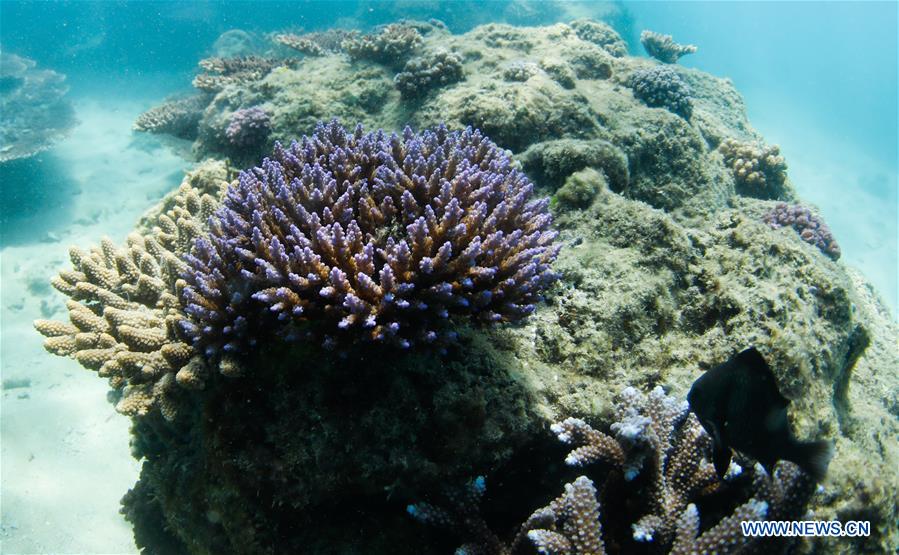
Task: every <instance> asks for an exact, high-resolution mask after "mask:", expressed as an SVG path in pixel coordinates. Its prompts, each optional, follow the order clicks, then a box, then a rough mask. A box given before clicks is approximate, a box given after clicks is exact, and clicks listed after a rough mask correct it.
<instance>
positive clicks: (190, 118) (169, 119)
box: [134, 94, 210, 141]
mask: <svg viewBox="0 0 899 555" xmlns="http://www.w3.org/2000/svg"><path fill="white" fill-rule="evenodd" d="M209 100H210V97H209V95H206V94H197V95H193V96H189V97H187V98H176V99H173V100H169V101H167V102H165V103H164V104H161V105H159V106H156V107H155V108H151V109H149V110H147V111H146V112H144V113H142V114H141V115H140V116H138V117H137V120H135V122H134V130H135V131H145V132H147V133H160V134H165V135H171V136H173V137H177V138H179V139H186V140H189V141H192V140H194V139H196V138H197V126H198V125H199V124H200V118H202V117H203V110H204V109H205V108H206V106H207V105H209Z"/></svg>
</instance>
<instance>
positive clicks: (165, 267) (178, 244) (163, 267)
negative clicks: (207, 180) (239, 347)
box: [35, 182, 217, 419]
mask: <svg viewBox="0 0 899 555" xmlns="http://www.w3.org/2000/svg"><path fill="white" fill-rule="evenodd" d="M216 205H217V201H215V200H214V199H213V198H212V197H211V196H210V195H206V194H201V193H200V192H199V191H197V190H196V189H194V188H193V187H191V186H190V185H189V184H188V183H186V182H185V183H184V184H182V186H181V189H180V190H179V192H178V194H177V195H175V197H174V205H173V206H172V207H171V208H170V209H169V210H168V211H166V212H165V213H164V214H161V215H160V216H159V218H158V219H157V220H156V221H155V222H154V223H155V227H154V228H153V229H152V230H151V231H148V232H146V233H132V234H131V235H129V237H128V241H127V244H126V245H125V246H124V247H122V248H118V247H116V246H115V245H114V244H113V243H112V241H110V240H109V239H104V240H103V241H102V242H101V245H100V247H97V248H94V249H92V250H91V251H89V252H85V251H82V250H80V249H77V248H72V249H71V250H70V258H71V260H72V266H73V267H72V269H71V270H67V271H63V272H60V274H59V276H58V277H56V278H54V279H53V281H52V283H53V286H54V287H56V289H58V290H59V291H61V292H62V293H63V294H65V295H66V296H68V297H69V299H70V300H69V301H68V302H67V304H66V306H67V308H68V310H69V319H70V321H71V323H64V322H57V321H51V320H38V321H36V322H35V328H37V330H38V331H39V332H40V333H41V334H43V335H44V336H45V337H47V339H46V340H45V342H44V347H45V348H46V349H47V350H48V351H50V352H51V353H53V354H56V355H60V356H71V357H72V358H74V359H75V360H77V361H78V362H79V363H81V365H82V366H84V367H85V368H88V369H90V370H96V371H97V372H98V373H99V375H100V376H103V377H106V378H109V382H110V385H111V386H112V387H113V388H114V389H116V390H120V391H121V398H120V400H119V401H118V403H117V405H116V409H117V410H118V411H119V412H121V413H123V414H127V415H132V416H133V415H144V414H147V412H149V411H150V410H151V409H153V408H154V407H157V408H159V409H160V410H161V412H162V414H163V415H164V416H165V417H166V418H168V419H172V418H174V417H175V413H176V411H177V403H176V401H175V396H177V394H178V390H179V389H186V390H191V389H201V388H203V385H204V383H203V382H204V377H205V374H206V369H205V363H204V361H203V360H202V359H201V358H200V357H195V356H194V351H193V348H192V347H191V346H190V344H189V343H188V342H186V341H185V340H184V339H185V338H184V337H183V334H182V333H181V332H180V326H179V325H178V322H180V321H181V320H183V319H184V318H185V316H184V313H183V312H182V310H181V306H180V303H179V300H178V287H179V285H178V282H177V280H178V276H179V275H180V274H181V272H183V271H184V270H185V269H186V265H185V263H184V262H183V261H182V260H181V256H182V255H183V253H185V252H186V251H187V249H188V248H189V246H190V244H191V241H192V240H193V239H194V238H196V237H197V236H199V235H200V234H201V233H202V227H203V222H204V221H205V220H206V218H207V217H208V216H209V215H210V214H211V213H212V212H213V210H214V208H215V206H216Z"/></svg>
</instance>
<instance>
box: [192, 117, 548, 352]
mask: <svg viewBox="0 0 899 555" xmlns="http://www.w3.org/2000/svg"><path fill="white" fill-rule="evenodd" d="M532 194H533V184H532V183H531V182H530V181H529V180H528V179H527V177H526V176H525V175H524V174H523V173H522V172H521V171H520V170H518V169H517V168H515V167H514V165H513V164H512V160H511V159H510V157H509V155H508V154H507V153H506V152H505V151H503V150H502V149H500V148H499V147H497V146H496V145H495V144H494V143H492V142H491V141H490V140H489V139H487V138H486V137H484V136H483V135H482V134H481V133H480V132H479V131H477V130H475V129H472V128H468V129H465V130H463V131H449V130H447V129H446V128H445V127H444V126H439V127H437V128H435V129H433V130H427V131H423V132H421V133H416V132H413V131H412V130H411V129H409V128H406V129H405V130H404V132H403V133H402V134H401V135H397V134H387V133H384V132H383V131H380V130H379V131H375V132H368V133H366V132H365V131H364V130H363V128H362V127H361V126H357V127H356V128H355V129H354V130H352V131H350V130H347V129H345V128H344V127H342V126H341V125H340V124H339V123H338V122H337V121H336V120H335V121H331V122H330V123H320V124H319V125H318V126H316V128H315V132H314V133H313V134H312V135H311V136H307V137H303V138H302V139H301V140H300V141H297V142H294V143H292V144H291V145H290V146H289V147H286V148H285V147H283V146H281V145H280V144H278V145H276V146H275V150H274V153H273V155H272V156H271V157H270V158H266V159H265V160H264V161H263V162H262V164H261V165H260V166H259V167H255V168H252V169H249V170H246V171H244V172H242V173H241V175H240V179H239V180H238V182H237V183H235V184H233V185H232V186H231V187H230V188H229V189H228V191H227V193H226V196H225V200H224V204H223V206H222V207H221V208H220V209H219V210H218V212H216V213H215V215H214V216H213V217H212V220H211V222H210V233H209V235H208V236H206V237H203V238H200V239H198V240H197V241H196V242H195V244H194V246H193V248H192V250H191V254H190V255H189V256H187V258H186V260H187V263H188V266H189V270H188V271H187V273H186V274H185V276H184V278H185V280H186V282H187V283H188V285H187V286H186V287H185V288H184V294H183V297H182V302H183V304H184V307H185V311H186V312H187V314H189V315H190V322H188V323H186V324H185V326H184V331H185V332H187V334H188V335H190V336H191V337H192V338H193V340H194V342H195V344H197V346H198V347H200V349H201V351H203V352H207V353H208V354H210V355H215V354H217V353H219V352H220V351H222V350H225V351H234V350H237V351H243V350H245V349H247V348H248V347H249V346H252V344H253V342H254V341H256V340H258V339H259V338H260V337H261V336H262V335H266V334H271V333H275V334H277V335H278V336H280V337H281V338H283V339H295V338H311V337H316V338H318V340H319V341H321V342H322V343H323V344H324V345H325V346H335V345H337V344H338V343H340V342H342V341H346V340H349V341H352V342H357V341H374V342H383V343H389V344H392V345H395V346H397V347H400V348H408V347H411V346H412V345H421V344H433V343H439V342H440V341H441V340H443V339H446V338H447V337H448V335H449V334H450V333H451V332H449V331H448V327H447V325H446V324H447V321H448V319H449V318H450V317H454V316H455V317H464V318H466V319H469V320H473V321H475V322H482V323H488V324H489V323H494V322H513V321H516V320H520V319H522V318H524V317H526V316H528V315H529V314H531V313H532V312H533V311H534V309H535V304H536V303H537V302H539V301H540V300H541V295H542V293H543V292H544V291H545V290H546V288H547V287H549V286H550V285H551V284H552V283H553V282H554V281H555V280H556V279H557V277H558V276H557V274H556V273H555V272H553V271H552V269H551V267H550V266H551V264H552V262H553V261H554V260H555V257H556V255H557V253H558V248H559V247H558V246H557V245H554V239H555V236H556V233H555V232H554V231H553V230H551V222H552V218H551V216H550V214H549V212H548V210H547V206H548V199H534V198H533V197H532Z"/></svg>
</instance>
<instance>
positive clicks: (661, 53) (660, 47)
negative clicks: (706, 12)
mask: <svg viewBox="0 0 899 555" xmlns="http://www.w3.org/2000/svg"><path fill="white" fill-rule="evenodd" d="M640 44H642V45H643V48H645V49H646V53H647V54H649V55H650V56H652V57H653V58H655V59H656V60H658V61H660V62H662V63H665V64H676V63H677V60H678V59H680V57H681V56H686V55H687V54H693V53H694V52H696V47H695V46H693V45H692V44H678V43H676V42H674V37H672V36H671V35H663V34H661V33H656V32H654V31H649V30H645V31H643V32H642V33H640Z"/></svg>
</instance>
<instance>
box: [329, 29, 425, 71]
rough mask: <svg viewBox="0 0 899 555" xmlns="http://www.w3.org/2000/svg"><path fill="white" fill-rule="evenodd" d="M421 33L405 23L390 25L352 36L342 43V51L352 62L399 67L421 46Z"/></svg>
mask: <svg viewBox="0 0 899 555" xmlns="http://www.w3.org/2000/svg"><path fill="white" fill-rule="evenodd" d="M421 42H422V38H421V33H419V32H418V30H416V29H415V27H413V26H411V25H408V24H405V23H391V24H390V25H386V26H384V27H381V28H380V29H379V30H378V31H377V32H376V33H372V34H368V35H353V36H350V37H348V38H347V39H346V40H344V41H343V43H342V45H341V46H342V47H343V50H344V51H345V52H346V53H347V55H349V57H350V58H352V59H354V60H371V61H373V62H376V63H379V64H384V65H387V66H391V67H394V66H396V67H400V66H402V64H403V62H405V61H406V59H407V58H408V57H409V55H410V54H411V53H412V52H413V51H414V50H415V49H416V48H418V47H419V45H421Z"/></svg>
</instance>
